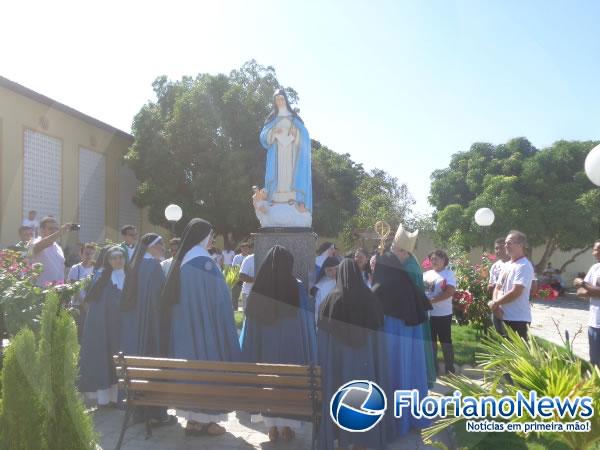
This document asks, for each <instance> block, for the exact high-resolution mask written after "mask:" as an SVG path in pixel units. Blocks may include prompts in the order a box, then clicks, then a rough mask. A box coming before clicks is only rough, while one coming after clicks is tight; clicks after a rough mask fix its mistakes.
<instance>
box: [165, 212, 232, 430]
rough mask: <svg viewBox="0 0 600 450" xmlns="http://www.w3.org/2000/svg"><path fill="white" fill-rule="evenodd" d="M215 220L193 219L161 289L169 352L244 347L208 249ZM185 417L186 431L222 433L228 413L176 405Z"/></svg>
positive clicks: (200, 356) (207, 354) (226, 355)
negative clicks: (184, 408) (240, 345)
mask: <svg viewBox="0 0 600 450" xmlns="http://www.w3.org/2000/svg"><path fill="white" fill-rule="evenodd" d="M212 241H213V227H212V225H211V224H210V223H209V222H207V221H205V220H202V219H192V220H191V221H190V223H189V224H188V225H187V227H186V228H185V230H184V232H183V236H182V238H181V245H180V247H179V250H178V251H177V254H176V255H175V257H174V258H173V262H172V263H171V267H170V269H169V272H168V275H167V281H166V283H165V287H164V290H163V293H162V303H163V311H164V314H165V316H168V317H170V320H171V326H170V332H169V333H168V342H165V343H164V344H163V346H164V347H166V348H168V349H169V352H168V353H169V357H171V358H182V359H191V360H204V361H239V360H240V359H241V358H240V347H239V343H238V336H237V330H236V327H235V321H234V318H233V310H232V309H231V294H230V293H229V288H228V287H227V283H226V282H225V278H224V277H223V273H222V272H221V270H220V268H219V267H218V266H217V264H216V263H215V262H214V260H213V259H212V258H211V256H210V254H209V253H208V248H210V246H211V245H212ZM167 313H168V314H167ZM177 416H178V417H181V418H183V419H185V420H186V429H185V430H186V434H192V435H201V434H208V435H214V436H216V435H220V434H223V433H225V428H223V427H222V426H221V425H219V424H218V422H220V421H224V420H227V412H222V411H205V410H202V411H201V410H193V411H191V410H190V411H188V410H181V409H178V410H177Z"/></svg>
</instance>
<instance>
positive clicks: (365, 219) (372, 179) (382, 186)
mask: <svg viewBox="0 0 600 450" xmlns="http://www.w3.org/2000/svg"><path fill="white" fill-rule="evenodd" d="M355 195H356V197H357V199H358V208H357V209H356V212H355V213H354V214H353V216H352V217H351V219H350V220H349V221H347V222H346V225H345V226H344V229H343V232H342V238H343V240H344V243H345V244H346V245H348V246H351V245H353V244H354V243H355V242H356V240H357V238H358V234H357V233H359V232H361V231H365V230H369V229H373V225H374V224H375V222H377V221H379V220H385V221H386V222H388V223H389V224H390V226H391V229H392V230H395V229H396V227H397V226H398V224H399V223H400V222H404V221H405V220H407V219H409V217H410V214H411V212H412V206H413V205H414V203H415V201H414V199H413V197H412V196H411V194H410V192H409V191H408V187H407V186H406V184H402V183H399V182H398V179H397V178H395V177H393V176H391V175H389V174H388V173H387V172H385V171H384V170H381V169H373V170H372V171H371V172H369V173H367V174H365V176H363V177H362V179H361V182H360V185H359V186H358V188H357V190H356V193H355Z"/></svg>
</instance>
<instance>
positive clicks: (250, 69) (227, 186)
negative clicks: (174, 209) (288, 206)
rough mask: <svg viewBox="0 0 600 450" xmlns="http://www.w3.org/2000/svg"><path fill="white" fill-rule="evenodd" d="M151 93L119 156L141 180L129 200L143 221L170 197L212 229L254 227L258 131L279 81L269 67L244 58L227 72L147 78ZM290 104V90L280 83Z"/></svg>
mask: <svg viewBox="0 0 600 450" xmlns="http://www.w3.org/2000/svg"><path fill="white" fill-rule="evenodd" d="M153 87H154V92H155V94H156V97H157V100H156V101H155V102H150V103H148V104H146V105H144V106H143V107H142V109H141V110H140V112H139V113H138V114H137V115H136V117H135V119H134V123H133V134H134V136H135V142H134V144H133V145H132V147H131V148H130V151H129V152H128V154H127V156H126V160H127V162H128V164H129V165H130V166H131V167H132V168H133V170H134V172H135V174H136V176H137V177H138V179H139V180H140V181H141V184H140V186H139V188H138V190H137V193H136V197H135V201H136V202H137V203H138V204H139V205H140V206H148V207H149V214H150V220H151V221H152V222H153V223H156V224H166V221H165V219H164V217H163V211H164V208H165V206H166V205H167V204H169V203H172V202H177V203H178V204H179V205H180V206H181V207H182V208H183V211H184V220H182V221H180V226H184V225H185V222H186V219H189V218H191V217H203V218H205V219H207V220H209V221H210V222H211V223H212V224H213V225H214V226H215V229H216V231H217V233H218V234H221V235H223V236H226V237H227V236H229V235H231V236H232V237H233V238H234V239H238V238H241V237H243V236H245V235H246V234H248V233H249V232H250V231H252V230H254V229H255V228H256V218H255V216H254V211H253V209H252V206H251V196H252V189H251V188H252V186H253V185H259V186H261V185H262V184H263V179H264V178H263V176H264V166H265V151H264V149H262V147H261V146H260V143H259V141H258V134H259V132H260V129H261V127H262V125H263V121H264V119H265V117H266V116H267V114H268V112H269V110H270V104H271V101H272V96H273V92H274V91H275V89H277V88H279V87H280V84H279V82H278V81H277V78H276V75H275V70H274V69H273V68H272V67H263V66H260V65H259V64H257V63H256V62H255V61H250V62H248V63H246V64H244V65H243V66H242V68H241V69H239V70H234V71H232V72H231V73H230V74H229V75H224V74H218V75H211V74H208V73H204V74H199V75H198V76H197V77H196V78H194V79H192V78H190V77H184V78H183V79H181V80H180V81H175V82H173V81H168V80H167V78H166V77H159V78H158V79H157V80H156V81H155V82H154V84H153ZM286 92H287V94H288V98H289V100H290V102H291V103H296V102H297V98H298V97H297V94H296V92H295V91H294V90H293V89H290V88H288V89H286Z"/></svg>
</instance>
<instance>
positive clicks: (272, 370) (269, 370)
mask: <svg viewBox="0 0 600 450" xmlns="http://www.w3.org/2000/svg"><path fill="white" fill-rule="evenodd" d="M113 360H114V362H115V365H121V364H120V359H119V356H118V355H115V356H113ZM125 362H126V364H127V366H131V367H148V368H157V369H158V368H163V367H164V368H175V369H200V370H206V371H217V372H218V371H225V372H241V373H264V374H274V375H308V374H310V367H309V366H301V365H296V364H265V363H240V362H224V361H196V360H187V359H171V358H150V357H143V356H125ZM314 370H315V375H317V376H319V375H320V373H321V369H320V367H319V366H314Z"/></svg>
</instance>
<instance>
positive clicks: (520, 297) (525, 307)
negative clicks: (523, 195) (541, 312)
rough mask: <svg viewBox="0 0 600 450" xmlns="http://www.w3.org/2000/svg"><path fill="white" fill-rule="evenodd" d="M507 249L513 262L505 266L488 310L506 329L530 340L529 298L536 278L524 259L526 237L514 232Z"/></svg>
mask: <svg viewBox="0 0 600 450" xmlns="http://www.w3.org/2000/svg"><path fill="white" fill-rule="evenodd" d="M504 245H505V246H506V253H507V254H508V256H509V257H510V261H509V262H507V263H505V265H504V268H503V270H502V273H501V275H500V279H499V280H498V281H497V282H496V288H495V289H494V294H493V297H492V298H493V300H492V301H490V302H489V303H488V306H489V307H490V309H491V310H492V312H493V313H494V314H495V315H496V316H497V317H498V318H501V319H502V321H503V322H504V325H505V326H508V327H510V328H512V329H513V330H514V331H516V332H517V333H518V334H519V336H521V337H522V338H523V339H527V328H528V325H529V323H531V305H530V304H529V294H530V291H531V283H532V281H533V277H534V271H533V266H532V265H531V262H530V261H529V260H528V259H527V257H526V256H525V249H526V248H527V236H525V234H524V233H522V232H520V231H516V230H513V231H511V232H510V233H509V234H508V236H506V240H505V241H504Z"/></svg>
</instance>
